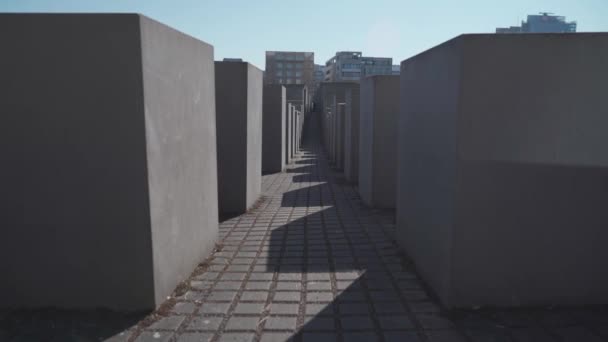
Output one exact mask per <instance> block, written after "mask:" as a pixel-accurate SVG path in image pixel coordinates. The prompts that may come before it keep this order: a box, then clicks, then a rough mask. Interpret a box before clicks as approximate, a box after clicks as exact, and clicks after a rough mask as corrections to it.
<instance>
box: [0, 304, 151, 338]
mask: <svg viewBox="0 0 608 342" xmlns="http://www.w3.org/2000/svg"><path fill="white" fill-rule="evenodd" d="M148 314H149V312H136V313H120V312H113V311H109V310H101V309H100V310H59V309H51V308H48V309H32V310H28V309H20V310H11V311H6V312H4V313H0V341H104V340H106V339H109V338H111V337H114V336H118V335H120V334H121V333H122V332H124V331H125V330H127V329H129V328H131V327H133V326H135V325H137V323H138V322H139V321H141V320H142V319H143V318H144V317H146V315H148ZM127 335H128V334H127Z"/></svg>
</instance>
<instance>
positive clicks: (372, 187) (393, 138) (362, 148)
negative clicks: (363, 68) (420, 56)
mask: <svg viewBox="0 0 608 342" xmlns="http://www.w3.org/2000/svg"><path fill="white" fill-rule="evenodd" d="M360 108H361V115H360V118H361V119H360V121H359V122H360V127H359V132H360V134H359V137H360V140H359V194H360V195H361V199H362V200H363V202H364V203H365V204H367V205H369V206H371V207H375V208H387V209H392V208H395V198H396V192H395V187H396V184H397V173H396V170H397V149H396V146H397V124H398V118H399V76H398V75H396V76H393V75H382V76H380V75H379V76H370V77H366V78H364V79H363V80H362V81H361V107H360Z"/></svg>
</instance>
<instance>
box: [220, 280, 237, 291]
mask: <svg viewBox="0 0 608 342" xmlns="http://www.w3.org/2000/svg"><path fill="white" fill-rule="evenodd" d="M242 284H243V282H241V281H218V282H217V285H216V286H215V288H216V289H221V290H238V289H240V288H241V285H242Z"/></svg>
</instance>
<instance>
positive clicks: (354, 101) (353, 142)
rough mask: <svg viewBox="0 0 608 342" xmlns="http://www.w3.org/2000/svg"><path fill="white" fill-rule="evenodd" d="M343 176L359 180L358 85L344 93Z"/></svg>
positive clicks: (349, 180)
mask: <svg viewBox="0 0 608 342" xmlns="http://www.w3.org/2000/svg"><path fill="white" fill-rule="evenodd" d="M344 102H345V105H346V106H345V114H344V178H346V180H347V181H348V182H351V183H357V182H358V181H359V116H360V115H359V86H358V85H357V86H353V87H350V88H347V89H346V90H345V93H344Z"/></svg>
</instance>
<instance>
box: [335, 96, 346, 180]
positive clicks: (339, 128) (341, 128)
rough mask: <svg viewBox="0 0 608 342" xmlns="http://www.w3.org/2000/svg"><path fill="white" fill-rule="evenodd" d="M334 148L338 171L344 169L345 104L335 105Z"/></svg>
mask: <svg viewBox="0 0 608 342" xmlns="http://www.w3.org/2000/svg"><path fill="white" fill-rule="evenodd" d="M335 108H336V130H335V134H336V146H335V151H334V153H335V155H336V157H335V161H336V168H337V169H338V170H343V169H344V142H345V140H346V137H345V134H346V126H345V115H346V113H345V108H346V104H345V103H337V104H336V106H335Z"/></svg>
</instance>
